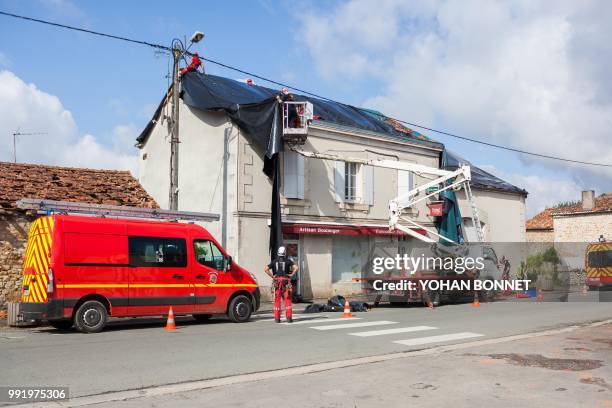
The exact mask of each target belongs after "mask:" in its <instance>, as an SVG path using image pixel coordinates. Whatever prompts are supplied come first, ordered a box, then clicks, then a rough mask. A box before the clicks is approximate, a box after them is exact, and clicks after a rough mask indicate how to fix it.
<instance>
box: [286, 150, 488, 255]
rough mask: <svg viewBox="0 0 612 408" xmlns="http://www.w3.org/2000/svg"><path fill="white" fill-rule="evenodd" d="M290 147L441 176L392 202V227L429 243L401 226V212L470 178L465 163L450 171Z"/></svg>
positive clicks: (335, 158)
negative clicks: (430, 190) (429, 191)
mask: <svg viewBox="0 0 612 408" xmlns="http://www.w3.org/2000/svg"><path fill="white" fill-rule="evenodd" d="M291 149H292V150H293V151H295V152H296V153H299V154H301V155H302V156H305V157H310V158H315V159H321V160H332V161H343V162H350V163H359V164H364V165H367V166H374V167H382V168H387V169H395V170H404V171H410V172H413V173H417V174H428V175H433V176H438V177H437V178H435V179H433V180H431V181H429V182H427V183H425V184H422V185H420V186H418V187H416V188H414V189H412V190H410V191H408V192H407V193H405V194H402V195H401V196H399V197H395V198H393V199H391V200H390V201H389V228H390V229H399V230H401V231H403V232H405V233H406V234H408V235H410V236H412V237H414V238H417V239H419V240H421V241H424V242H428V243H433V242H434V240H432V239H431V238H429V237H427V236H424V235H421V234H419V233H417V232H415V231H414V230H412V229H411V228H407V227H405V226H402V225H401V224H400V223H399V220H400V217H401V215H402V211H403V210H404V209H405V208H410V207H412V206H413V205H414V204H416V203H418V202H420V201H423V200H425V199H427V198H429V197H431V196H433V195H435V194H437V193H439V192H441V191H444V190H448V189H450V188H453V189H457V188H461V187H462V186H463V185H464V184H469V182H470V180H471V172H470V166H466V165H462V166H460V167H459V168H458V169H457V170H453V171H449V170H444V169H439V168H435V167H429V166H425V165H422V164H415V163H408V162H401V161H398V160H384V159H383V160H381V159H363V158H359V157H347V156H340V155H335V154H328V153H318V152H308V151H303V150H300V149H297V148H295V147H292V148H291ZM448 181H451V182H450V183H447V182H448ZM433 187H436V190H435V191H433V192H431V193H427V190H428V189H430V188H433ZM468 188H469V187H468ZM466 190H467V188H466ZM422 193H425V194H423V196H421V194H422ZM417 197H418V198H417ZM403 219H404V220H405V221H407V222H408V223H410V224H411V225H413V226H415V227H417V228H420V229H423V230H425V231H426V232H428V233H429V234H431V235H434V236H437V237H439V238H441V239H443V240H446V241H448V242H451V243H455V242H454V241H452V240H450V239H448V238H446V237H444V236H442V235H440V234H438V232H437V231H432V230H431V229H429V228H426V227H424V226H422V225H420V224H418V223H417V222H415V221H414V220H411V219H407V218H403ZM479 224H480V223H478V225H477V226H476V228H480V225H479Z"/></svg>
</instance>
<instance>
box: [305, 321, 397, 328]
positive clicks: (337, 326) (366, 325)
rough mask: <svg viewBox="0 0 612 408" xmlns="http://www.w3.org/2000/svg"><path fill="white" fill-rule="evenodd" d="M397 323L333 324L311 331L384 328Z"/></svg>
mask: <svg viewBox="0 0 612 408" xmlns="http://www.w3.org/2000/svg"><path fill="white" fill-rule="evenodd" d="M396 323H397V322H389V321H387V320H378V321H374V322H361V323H347V324H331V325H328V326H313V327H311V329H315V330H337V329H352V328H354V327H368V326H384V325H387V324H396Z"/></svg>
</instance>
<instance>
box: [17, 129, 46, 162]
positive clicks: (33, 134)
mask: <svg viewBox="0 0 612 408" xmlns="http://www.w3.org/2000/svg"><path fill="white" fill-rule="evenodd" d="M19 129H20V128H17V130H16V131H15V132H13V163H17V136H36V135H46V134H47V132H30V133H22V132H20V131H19Z"/></svg>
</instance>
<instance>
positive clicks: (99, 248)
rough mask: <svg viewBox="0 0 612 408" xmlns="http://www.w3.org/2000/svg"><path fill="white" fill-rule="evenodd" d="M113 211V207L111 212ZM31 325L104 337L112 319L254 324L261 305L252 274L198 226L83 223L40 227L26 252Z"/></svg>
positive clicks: (62, 221) (58, 219)
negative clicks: (186, 318) (221, 317)
mask: <svg viewBox="0 0 612 408" xmlns="http://www.w3.org/2000/svg"><path fill="white" fill-rule="evenodd" d="M109 207H110V206H109ZM22 286H23V287H22V297H21V304H20V310H21V312H20V313H21V314H22V318H23V319H24V320H32V319H35V320H46V321H48V322H49V323H50V324H51V325H52V326H54V327H57V328H63V329H66V328H70V327H72V326H73V325H74V326H75V327H76V328H77V329H78V330H80V331H82V332H87V333H93V332H99V331H101V330H102V329H103V328H104V326H105V325H106V323H107V321H108V318H109V316H117V317H125V316H159V315H165V314H167V313H168V310H169V307H170V306H172V307H173V310H174V313H175V314H176V315H193V317H194V318H195V319H196V320H206V319H208V318H210V317H211V316H212V315H217V314H227V316H228V317H229V318H230V319H231V320H232V321H234V322H245V321H247V320H249V318H250V316H251V313H252V312H253V311H254V310H257V309H258V307H259V302H260V294H259V288H258V286H257V281H256V279H255V277H254V276H253V274H251V273H249V272H248V271H247V270H245V269H244V268H242V267H240V266H239V265H238V264H236V263H235V262H233V261H232V257H231V256H229V255H228V254H227V253H226V251H225V250H224V249H223V247H222V246H221V245H219V243H218V242H217V241H216V240H215V238H214V237H213V236H212V235H211V234H210V233H209V232H208V231H207V230H206V229H205V228H203V227H201V226H199V225H196V224H193V223H179V222H167V221H152V220H135V219H122V218H108V217H99V216H83V215H49V216H43V217H40V218H38V219H36V220H35V221H34V222H33V224H32V226H31V228H30V233H29V237H28V242H27V246H26V255H25V261H24V270H23V285H22Z"/></svg>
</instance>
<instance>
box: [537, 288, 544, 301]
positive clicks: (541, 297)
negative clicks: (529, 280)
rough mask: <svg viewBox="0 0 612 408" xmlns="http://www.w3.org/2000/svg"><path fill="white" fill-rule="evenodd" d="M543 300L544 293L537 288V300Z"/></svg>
mask: <svg viewBox="0 0 612 408" xmlns="http://www.w3.org/2000/svg"><path fill="white" fill-rule="evenodd" d="M543 300H544V294H543V293H542V290H541V289H538V302H541V301H543Z"/></svg>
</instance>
